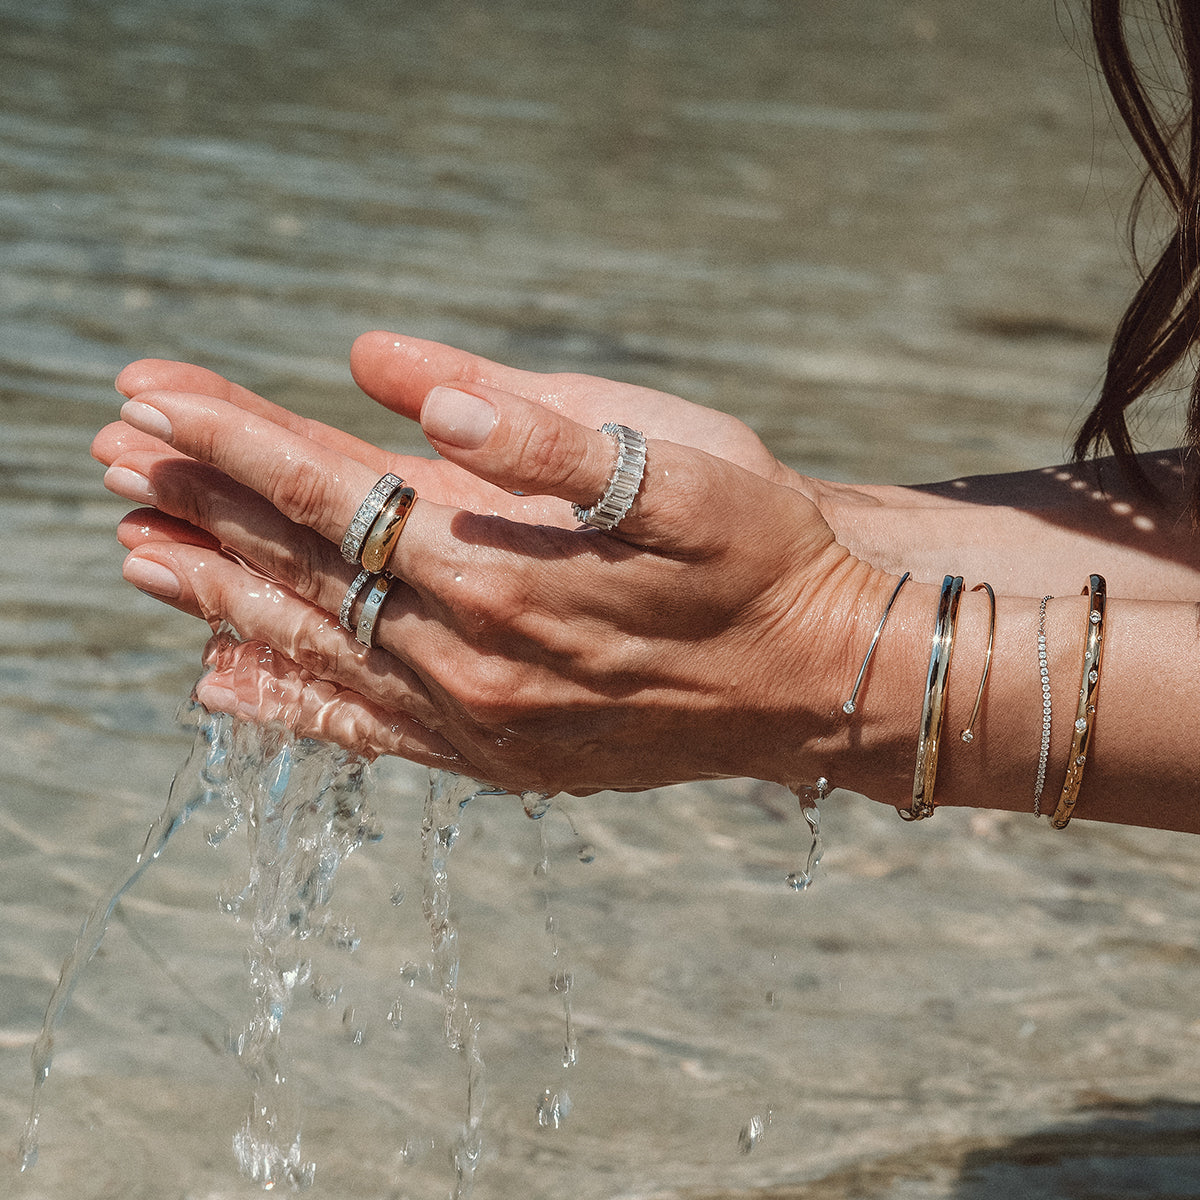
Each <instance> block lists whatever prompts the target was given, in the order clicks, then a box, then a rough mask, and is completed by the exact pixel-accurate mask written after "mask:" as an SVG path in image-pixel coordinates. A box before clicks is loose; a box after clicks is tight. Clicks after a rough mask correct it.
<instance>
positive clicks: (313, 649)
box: [122, 530, 438, 725]
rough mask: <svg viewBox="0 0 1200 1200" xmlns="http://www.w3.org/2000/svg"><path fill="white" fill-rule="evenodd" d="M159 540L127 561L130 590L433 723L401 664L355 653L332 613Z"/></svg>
mask: <svg viewBox="0 0 1200 1200" xmlns="http://www.w3.org/2000/svg"><path fill="white" fill-rule="evenodd" d="M160 533H161V530H156V531H153V532H152V533H151V535H150V536H149V537H147V538H145V539H144V540H141V541H138V542H136V544H135V545H134V546H133V548H132V550H131V553H130V554H129V555H128V556H127V557H126V559H125V563H124V566H123V568H122V573H123V575H124V576H125V579H126V580H127V581H128V582H130V583H132V584H133V585H134V586H135V587H137V588H139V589H140V590H142V591H144V592H146V593H147V594H149V595H152V596H154V597H155V598H156V599H158V600H161V601H163V602H164V603H166V604H169V605H171V606H172V607H174V608H178V609H180V610H181V611H183V612H186V613H189V614H190V615H192V616H197V617H200V618H202V619H203V620H205V621H207V622H208V624H209V625H210V626H211V627H212V628H214V629H216V628H218V627H219V626H221V625H222V624H229V625H232V626H233V628H235V629H236V630H237V631H238V633H239V634H240V635H241V637H242V638H244V639H246V640H249V641H255V642H261V643H263V644H265V645H269V646H271V647H272V648H273V649H274V650H276V651H278V652H280V653H282V654H283V655H285V656H286V657H287V658H288V659H289V660H290V661H292V662H294V663H296V664H298V665H299V666H300V667H301V668H303V670H305V671H307V672H308V673H309V674H310V675H312V676H313V677H314V678H321V679H334V680H337V682H338V684H339V686H341V687H343V688H346V689H348V690H350V691H353V692H354V693H356V694H358V695H361V696H363V697H365V698H366V699H368V700H369V701H371V702H372V703H374V704H377V705H380V706H384V707H386V708H387V709H388V710H389V711H394V712H395V713H397V714H400V713H402V714H404V715H405V716H407V717H412V718H414V719H417V720H420V721H423V722H424V723H426V724H432V725H436V724H437V723H438V718H437V712H436V710H435V708H434V706H433V704H432V702H431V700H430V697H429V692H428V689H427V688H426V686H425V684H424V683H423V681H422V680H421V678H420V677H419V676H418V675H417V674H416V673H415V672H414V671H413V670H412V669H411V668H409V667H408V666H406V665H405V664H404V663H403V662H401V661H400V660H399V659H397V658H395V657H394V656H392V655H390V654H388V653H387V652H386V651H384V650H382V649H379V648H367V647H365V646H363V645H361V644H360V643H359V642H358V641H357V640H356V639H355V637H354V635H353V634H351V633H350V632H348V631H347V630H345V629H343V628H342V627H341V625H340V624H339V623H338V621H337V618H336V617H334V616H333V615H332V614H331V613H329V612H327V611H325V610H323V609H320V608H318V607H317V606H316V605H314V604H311V603H309V602H307V601H306V600H304V599H303V598H302V597H299V596H297V595H295V594H294V593H293V592H291V591H289V590H288V589H287V588H286V587H284V586H283V585H281V584H278V583H276V582H274V581H271V580H265V579H263V578H262V577H261V576H260V575H257V574H256V573H255V572H254V571H252V570H250V569H248V568H246V567H245V566H243V565H242V564H241V563H238V562H235V561H234V560H233V559H230V558H228V557H227V556H226V555H223V554H221V553H219V552H214V551H213V550H212V549H211V548H210V547H204V546H196V545H193V544H191V543H185V542H167V541H165V540H164V539H163V538H161V536H159V534H160ZM131 540H134V539H133V538H131ZM396 608H397V610H398V609H399V608H400V604H399V603H398V602H397V604H396Z"/></svg>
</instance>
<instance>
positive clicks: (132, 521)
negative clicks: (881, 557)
mask: <svg viewBox="0 0 1200 1200" xmlns="http://www.w3.org/2000/svg"><path fill="white" fill-rule="evenodd" d="M353 361H354V370H355V374H356V377H357V378H358V379H359V381H360V382H361V383H362V384H363V386H364V387H365V388H366V389H367V390H368V391H370V392H371V394H372V395H374V396H375V397H376V398H378V399H380V400H382V401H383V402H384V403H386V404H388V406H389V407H392V408H394V409H395V410H396V411H397V412H399V413H401V414H402V415H405V416H408V417H419V419H420V420H421V423H422V426H423V428H424V430H425V433H426V436H427V437H428V438H429V440H430V441H431V442H432V444H433V445H434V447H435V449H437V450H438V451H439V452H440V454H441V456H442V459H441V461H436V462H434V461H429V460H424V459H410V458H398V457H396V456H391V455H386V454H384V453H383V452H381V451H379V450H377V449H375V448H374V447H370V446H367V445H366V444H364V443H361V442H357V441H355V440H353V439H350V438H348V437H346V436H345V435H343V434H340V433H338V432H336V431H333V430H330V429H328V427H325V426H321V425H319V424H318V423H315V422H308V421H303V420H299V419H297V418H295V417H294V416H292V415H291V414H287V413H285V412H284V411H283V410H280V409H277V408H275V407H274V406H271V405H268V404H266V402H264V401H262V400H261V399H260V398H258V397H254V396H253V395H252V394H250V393H247V392H244V391H243V390H242V389H238V388H236V387H234V386H233V385H230V384H228V383H226V382H225V381H223V380H220V379H219V378H218V377H215V376H212V375H211V374H209V373H207V372H199V371H198V370H197V369H196V368H188V367H182V366H179V365H169V364H135V366H133V367H131V368H128V369H127V370H126V371H125V372H124V373H123V374H122V376H121V378H120V381H119V386H120V387H121V390H122V391H124V392H125V393H126V394H127V395H129V396H130V397H131V403H130V404H127V405H126V407H125V409H124V410H123V415H124V417H125V422H126V425H125V427H124V428H120V427H110V428H109V429H108V430H106V431H104V432H102V433H101V435H100V436H99V437H98V438H97V443H96V451H95V452H96V454H97V457H99V458H100V459H101V461H104V462H106V463H108V464H109V466H110V470H109V472H108V475H107V476H106V482H107V483H108V485H109V486H110V487H111V488H112V489H113V490H114V491H117V492H118V494H121V495H123V496H126V497H127V498H129V499H132V500H135V501H140V502H144V503H151V504H153V505H154V507H155V509H157V512H156V513H155V514H146V513H140V514H134V516H133V517H132V518H127V519H126V521H125V522H124V523H123V526H122V530H121V537H122V541H123V542H124V543H125V544H126V545H127V546H129V547H131V549H132V553H131V555H130V556H129V558H128V559H127V563H126V575H127V577H128V578H130V579H131V581H133V582H135V583H136V584H138V586H141V587H143V588H144V589H145V590H148V591H150V592H152V593H153V594H156V595H158V596H159V597H160V598H162V599H165V600H167V601H168V602H170V603H172V604H175V605H176V606H177V607H180V608H183V609H184V610H186V611H189V612H193V613H197V614H199V615H203V616H204V617H205V618H206V619H208V620H209V621H210V623H212V624H214V625H216V624H218V623H219V622H221V621H228V622H229V623H230V624H232V625H233V626H234V627H235V628H236V629H237V630H238V631H239V633H240V634H241V635H242V637H243V638H244V639H247V641H248V642H249V643H250V645H249V646H248V647H246V648H241V649H238V648H234V647H230V646H228V645H220V646H218V647H216V648H215V649H214V652H213V653H214V657H215V660H216V665H215V669H214V670H213V672H212V673H210V675H209V676H208V677H207V684H206V686H207V687H208V688H209V692H208V698H209V700H210V701H211V700H213V699H214V697H218V696H220V698H221V699H223V700H228V699H229V698H230V697H231V696H232V697H234V698H235V700H234V703H235V704H236V705H237V706H238V707H239V708H241V709H242V710H243V711H246V712H249V713H250V714H252V715H256V716H259V717H262V716H264V715H267V716H271V715H283V714H288V715H290V716H291V718H292V719H293V723H295V724H297V725H299V726H302V732H321V733H323V734H324V735H325V736H329V737H332V738H333V739H334V740H337V741H340V742H342V743H343V744H349V745H353V746H356V747H360V748H365V749H367V750H368V752H372V753H378V752H383V753H398V754H403V755H405V756H406V757H410V758H413V759H415V760H417V761H421V762H427V763H430V764H432V765H438V766H448V767H451V768H452V769H455V770H459V771H462V772H463V773H466V774H470V775H473V776H476V777H478V778H481V779H486V780H488V781H489V782H492V783H497V784H501V785H503V786H506V787H510V788H513V789H526V788H536V789H538V790H542V791H577V792H579V791H591V790H596V789H599V788H605V787H622V788H633V787H648V786H653V785H656V784H662V783H669V782H675V781H678V780H682V779H693V778H698V777H703V776H720V775H755V776H758V777H761V778H773V779H779V780H783V781H788V780H790V779H792V778H798V777H800V776H801V775H803V774H806V773H807V772H808V771H809V770H810V768H811V761H810V758H811V751H812V747H813V745H814V744H815V741H816V739H817V738H818V737H819V736H820V735H821V731H822V730H823V727H824V723H825V721H826V720H827V716H828V711H829V709H830V708H831V707H833V704H834V701H835V699H836V696H835V694H834V693H835V688H838V687H841V686H843V683H842V681H843V680H844V679H845V678H846V675H847V672H848V671H850V672H851V673H852V665H851V664H848V663H846V662H844V661H843V657H844V656H843V654H842V653H841V651H840V649H839V647H841V646H842V645H844V643H845V641H846V638H845V630H844V628H840V627H839V621H845V620H847V619H848V618H847V617H844V616H843V617H831V616H830V614H836V613H843V614H844V613H846V612H847V611H848V610H849V609H852V608H853V604H852V603H851V604H845V603H843V604H840V605H839V604H838V603H836V602H835V599H834V597H835V595H837V596H839V597H841V598H842V599H843V600H844V599H845V597H846V596H849V597H851V598H853V597H856V596H858V595H859V593H860V592H862V591H864V590H865V591H866V592H867V593H868V594H869V595H870V596H871V599H870V600H869V601H868V603H875V595H876V594H877V593H879V592H880V591H881V590H886V588H887V584H886V581H883V582H881V581H880V580H879V579H877V578H875V573H874V572H872V571H871V570H870V569H869V568H867V567H866V566H865V565H864V564H862V563H860V562H858V561H857V560H855V559H853V558H851V557H850V556H849V555H848V554H847V553H846V551H845V550H843V549H842V548H841V547H839V546H838V545H837V543H836V542H835V540H834V538H833V536H832V534H831V532H830V530H829V528H828V526H827V525H826V524H825V522H824V521H823V520H822V518H821V516H820V514H819V513H818V511H817V510H816V509H815V507H814V506H813V505H812V504H811V503H810V502H809V501H808V500H807V499H806V498H805V497H804V496H803V495H801V494H799V493H798V492H797V491H796V490H795V489H794V488H792V487H789V486H783V485H782V484H781V483H780V482H776V481H775V480H777V479H779V478H780V477H781V476H783V475H786V473H785V472H784V471H783V468H780V467H779V465H778V464H777V463H776V462H775V460H774V459H772V458H771V457H770V455H768V454H767V453H766V451H765V450H764V449H763V448H762V446H761V443H759V442H758V440H757V438H755V437H754V435H753V434H751V433H750V431H749V430H747V429H746V428H745V426H743V425H741V424H740V423H739V422H736V421H734V420H733V419H732V418H728V417H725V416H723V415H722V414H718V413H710V412H709V411H708V410H704V409H698V408H696V407H695V406H692V405H687V404H686V403H685V402H683V401H679V400H675V399H674V398H671V397H666V396H662V395H660V394H658V393H651V392H647V391H645V390H643V389H637V388H632V387H628V386H622V385H616V384H608V383H605V382H604V381H601V380H595V379H586V378H581V377H576V376H571V377H559V376H530V375H527V374H526V373H523V372H513V371H509V370H508V369H506V368H500V367H495V366H494V365H493V364H487V363H483V362H482V361H481V360H478V359H474V358H472V357H471V356H467V355H463V354H461V353H460V352H458V351H452V350H449V349H447V348H443V347H434V346H431V345H430V344H428V343H419V344H418V343H411V342H401V341H399V340H398V339H395V338H393V337H391V335H386V337H385V335H378V334H376V335H369V336H368V337H367V338H366V339H363V340H361V341H360V343H359V344H358V345H357V346H356V348H355V354H354V360H353ZM484 376H487V377H488V378H487V379H486V380H485V379H484ZM447 383H450V384H453V385H454V386H452V387H447V386H445V385H446V384H447ZM196 389H199V390H196ZM513 389H517V390H513ZM604 420H617V421H622V422H623V423H628V424H634V425H637V426H638V427H640V428H643V429H645V430H646V432H647V434H648V435H649V438H650V441H649V453H648V466H647V471H646V479H645V482H644V485H643V489H642V491H641V493H640V495H639V497H638V500H637V502H636V504H635V505H634V508H633V510H632V512H631V513H630V514H629V516H628V517H627V518H626V519H625V520H624V521H623V522H622V524H621V525H620V527H619V529H618V530H617V531H616V534H615V535H606V534H600V533H597V532H595V531H589V532H579V531H576V530H575V529H574V528H573V525H574V521H573V519H572V518H571V516H570V509H569V505H568V503H566V502H577V503H580V504H585V505H586V504H590V503H592V502H594V501H595V499H596V498H597V497H598V496H599V494H600V493H601V492H602V491H603V490H604V487H605V485H606V483H607V481H608V477H609V475H610V473H611V470H612V463H613V458H614V453H615V451H614V447H613V442H612V440H611V439H610V438H609V437H607V436H606V435H603V434H600V433H597V432H595V431H594V428H593V427H594V426H595V425H599V424H600V423H601V422H602V421H604ZM676 439H678V440H676ZM698 441H699V442H706V443H708V444H709V445H712V446H714V448H717V449H720V450H722V451H723V452H727V453H728V454H729V455H730V456H731V457H732V458H733V459H736V460H738V463H740V465H738V463H735V462H732V461H728V460H727V459H722V458H717V457H714V456H713V455H711V454H707V453H704V452H702V451H700V450H698V449H695V448H694V447H693V446H692V445H689V444H687V443H688V442H691V443H695V442H698ZM722 443H724V444H722ZM386 470H391V471H393V472H394V473H396V474H399V475H402V476H403V477H404V478H405V479H407V480H408V481H409V482H410V483H411V484H413V486H415V487H416V489H417V492H418V495H419V497H420V499H419V500H418V502H417V504H416V506H415V507H414V510H413V513H412V516H411V518H410V520H409V522H408V525H407V527H406V529H405V532H404V534H403V536H402V537H401V539H400V542H399V544H398V546H397V548H396V550H395V552H394V554H393V557H392V561H391V563H390V569H391V571H392V573H394V574H395V575H396V576H397V577H398V579H399V580H400V581H402V585H401V586H397V587H394V588H393V590H392V593H391V594H390V595H389V597H388V599H387V600H386V602H385V605H384V608H383V610H382V614H381V617H380V620H379V623H378V626H377V646H376V648H375V649H373V650H370V651H365V650H364V649H363V647H361V646H359V645H358V644H357V643H356V642H355V641H354V639H353V638H352V636H351V635H350V634H348V633H346V632H345V631H344V630H343V629H341V628H340V627H339V626H338V624H337V621H336V618H334V617H333V616H331V614H332V613H335V612H337V610H338V608H339V606H340V604H341V601H342V597H343V595H344V594H345V591H346V589H347V587H348V586H349V584H350V582H351V580H352V578H353V576H354V575H355V573H356V571H355V569H354V568H353V567H351V566H350V565H348V564H347V563H345V562H344V561H343V560H342V558H341V556H340V554H339V551H338V548H337V547H338V543H340V540H341V537H342V534H343V532H344V530H345V528H346V525H347V524H348V522H349V521H350V519H351V517H352V516H353V515H354V513H355V511H356V510H357V507H358V505H359V503H360V502H361V500H362V498H363V496H365V494H366V492H367V491H368V490H369V489H370V487H371V486H372V484H373V483H374V482H375V480H376V479H377V478H378V477H379V475H380V474H382V473H383V472H384V471H386ZM514 492H520V493H527V495H522V496H514V495H513V493H514ZM217 547H219V549H217ZM263 646H265V647H269V648H270V654H267V653H266V652H265V651H263V650H262V649H261V647H263ZM280 656H283V657H282V658H281V657H280ZM285 660H286V661H285ZM293 664H294V665H293ZM831 672H832V673H833V674H835V675H836V681H830V680H829V679H828V678H827V676H828V675H829V674H830V673H831ZM221 689H225V690H226V694H225V695H223V696H222V695H221ZM202 699H204V696H202ZM215 706H216V707H224V706H225V705H223V704H222V705H215Z"/></svg>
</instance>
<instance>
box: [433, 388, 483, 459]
mask: <svg viewBox="0 0 1200 1200" xmlns="http://www.w3.org/2000/svg"><path fill="white" fill-rule="evenodd" d="M497 415H498V414H497V412H496V409H495V408H494V407H493V406H492V405H491V404H489V403H488V401H486V400H481V399H480V398H479V397H478V396H472V395H471V394H470V393H469V392H460V391H458V390H457V388H448V387H435V388H434V389H433V390H432V391H431V392H430V393H429V395H428V396H426V397H425V403H424V404H423V405H422V407H421V428H422V429H423V430H424V431H425V436H426V437H427V438H429V439H430V440H431V441H434V442H445V443H446V445H448V446H458V447H460V448H461V449H463V450H477V449H479V447H480V446H482V445H483V443H484V442H485V441H487V436H488V434H489V433H491V432H492V429H493V428H494V427H495V425H496V419H497Z"/></svg>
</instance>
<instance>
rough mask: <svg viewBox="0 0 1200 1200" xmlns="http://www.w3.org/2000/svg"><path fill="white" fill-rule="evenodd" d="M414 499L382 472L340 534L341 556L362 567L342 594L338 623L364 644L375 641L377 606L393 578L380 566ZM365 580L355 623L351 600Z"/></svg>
mask: <svg viewBox="0 0 1200 1200" xmlns="http://www.w3.org/2000/svg"><path fill="white" fill-rule="evenodd" d="M416 499H417V493H416V492H415V491H414V490H413V489H412V488H411V487H409V486H408V485H407V484H406V483H405V482H404V480H403V479H401V478H400V476H399V475H391V474H388V475H384V476H383V477H382V478H381V479H380V480H379V481H378V482H377V483H376V484H375V486H374V487H372V488H371V490H370V491H369V492H368V493H367V494H366V497H365V498H364V499H363V502H362V503H361V504H360V505H359V506H358V511H357V512H356V513H355V514H354V518H353V519H352V520H351V522H350V524H349V525H348V526H347V527H346V533H345V536H344V537H343V538H342V557H343V558H344V559H345V560H346V561H347V562H349V563H353V564H354V565H355V566H358V567H361V568H362V569H361V570H360V571H359V573H358V575H357V576H356V577H355V579H354V582H353V583H352V584H351V585H350V587H349V588H348V589H347V590H346V594H345V596H343V597H342V604H341V609H340V610H339V612H338V624H340V625H341V626H342V628H343V629H345V630H346V631H347V632H349V633H353V634H354V636H355V637H356V638H357V639H358V641H359V642H360V643H361V644H362V645H364V646H367V647H368V648H369V647H371V646H373V645H374V644H375V623H376V622H377V621H378V620H379V610H380V609H381V608H382V607H383V602H384V600H386V599H387V596H388V593H389V590H390V589H391V586H392V584H393V583H394V582H395V580H394V579H393V577H392V576H391V575H389V574H387V573H386V572H385V571H384V568H385V567H386V566H387V564H388V560H389V559H390V558H391V556H392V551H393V550H394V549H395V548H396V543H397V542H398V541H399V540H400V534H401V533H402V532H403V531H404V526H405V523H406V522H407V521H408V518H409V515H410V514H411V513H412V508H413V504H414V503H415V502H416ZM368 584H370V589H369V590H368V592H367V597H366V599H365V600H364V601H363V606H362V611H361V612H360V613H359V617H358V621H357V623H356V622H355V621H354V619H353V609H354V604H355V602H356V601H357V600H358V597H359V595H360V594H361V592H362V590H363V589H364V588H366V587H367V585H368Z"/></svg>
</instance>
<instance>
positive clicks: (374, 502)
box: [342, 474, 404, 563]
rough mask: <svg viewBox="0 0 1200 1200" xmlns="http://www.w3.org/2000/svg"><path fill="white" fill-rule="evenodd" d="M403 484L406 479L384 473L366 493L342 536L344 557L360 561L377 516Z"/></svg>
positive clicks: (354, 561) (355, 561) (350, 561)
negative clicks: (364, 544) (359, 557)
mask: <svg viewBox="0 0 1200 1200" xmlns="http://www.w3.org/2000/svg"><path fill="white" fill-rule="evenodd" d="M403 486H404V480H403V479H401V478H400V476H399V475H391V474H388V475H384V476H383V477H382V478H381V479H380V480H379V482H378V483H376V484H375V486H374V487H373V488H372V489H371V490H370V491H369V492H368V493H367V494H366V496H365V498H364V499H363V502H362V503H361V504H360V505H359V506H358V512H356V513H355V514H354V518H353V520H351V522H350V524H349V525H348V526H346V533H345V536H344V537H343V538H342V557H343V558H344V559H345V560H346V561H347V562H349V563H357V562H358V556H359V555H360V554H361V553H362V548H363V542H365V541H366V540H367V534H368V533H370V532H371V526H372V525H374V524H375V518H376V517H377V516H379V513H380V511H381V510H382V508H383V506H384V505H385V504H386V503H387V502H388V500H390V499H391V498H392V496H393V495H395V493H396V492H398V491H399V490H400V489H401V488H402V487H403Z"/></svg>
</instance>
